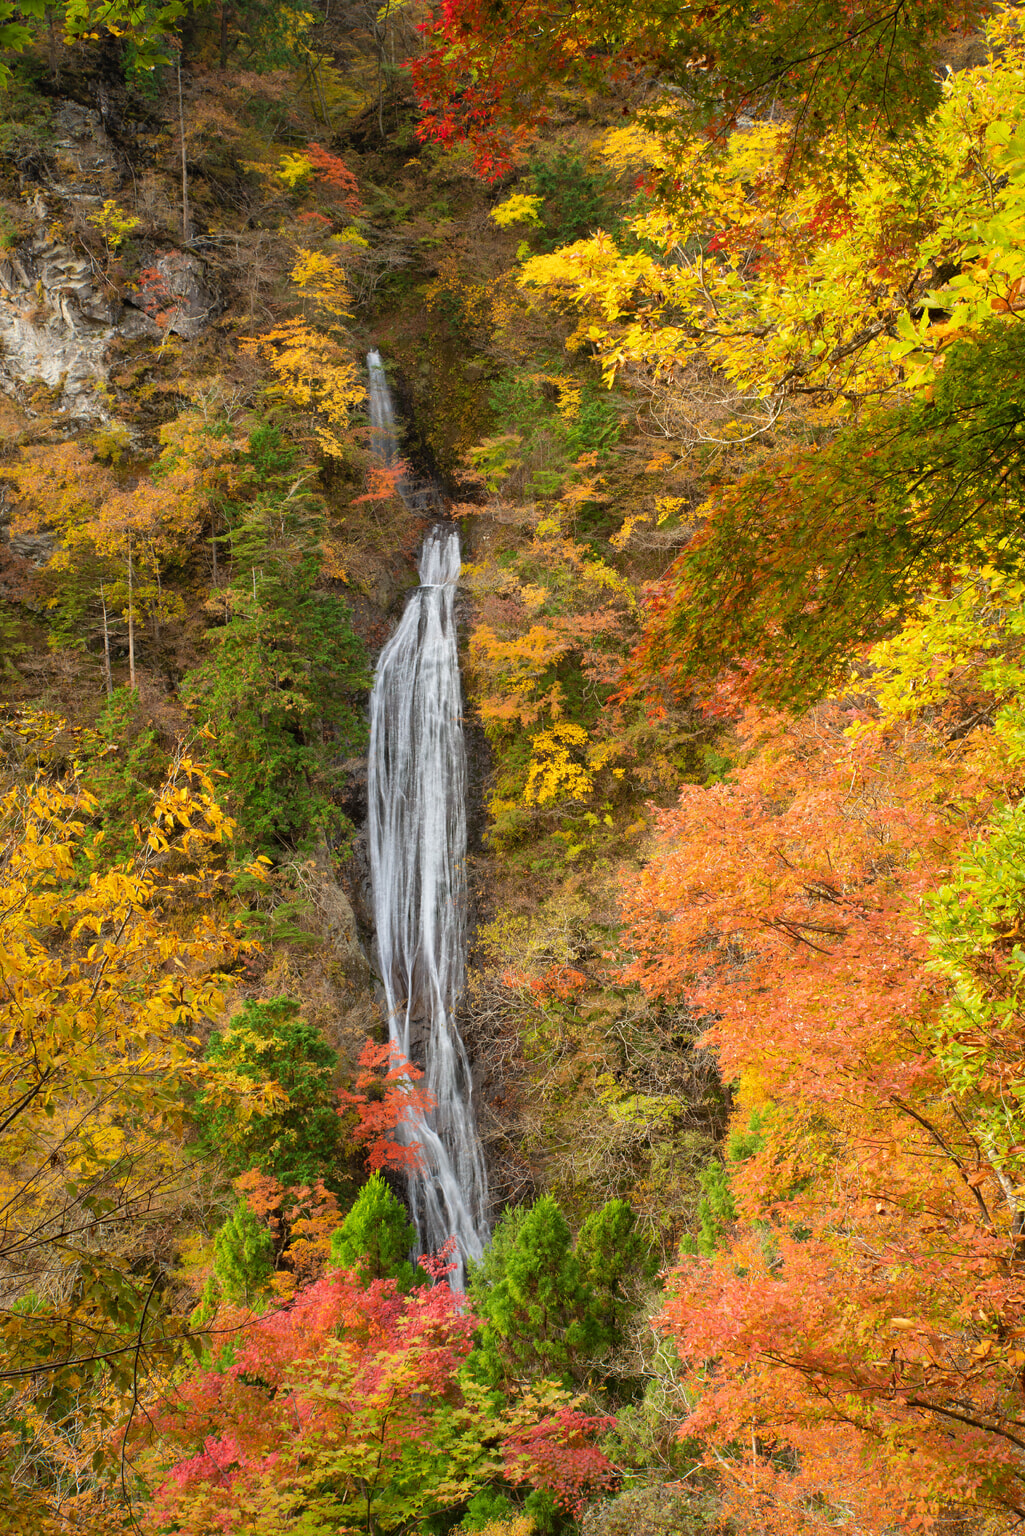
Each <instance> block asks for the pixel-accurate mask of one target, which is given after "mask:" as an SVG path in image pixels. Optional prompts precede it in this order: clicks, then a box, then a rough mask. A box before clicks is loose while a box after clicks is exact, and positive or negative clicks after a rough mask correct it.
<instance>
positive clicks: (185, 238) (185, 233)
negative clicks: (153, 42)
mask: <svg viewBox="0 0 1025 1536" xmlns="http://www.w3.org/2000/svg"><path fill="white" fill-rule="evenodd" d="M178 128H179V131H180V133H181V142H182V244H183V245H188V243H189V170H188V165H187V164H186V160H185V107H184V104H183V102H182V56H181V51H180V50H179V53H178Z"/></svg>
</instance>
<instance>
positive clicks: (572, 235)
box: [523, 149, 618, 251]
mask: <svg viewBox="0 0 1025 1536" xmlns="http://www.w3.org/2000/svg"><path fill="white" fill-rule="evenodd" d="M529 170H530V182H531V185H532V186H533V188H534V190H535V191H536V192H537V193H538V194H539V196H540V197H541V199H542V205H541V213H542V219H543V222H544V236H543V238H542V240H541V247H542V249H543V250H546V251H554V250H555V249H556V247H557V246H560V245H569V244H571V243H572V242H573V241H574V240H583V239H586V238H587V236H588V235H593V234H594V233H595V231H596V230H598V229H604V230H607V231H613V230H614V229H615V227H616V224H617V222H618V220H617V217H616V212H617V210H616V197H615V190H616V189H615V180H614V178H613V177H611V176H610V175H609V173H608V172H607V171H606V170H604V169H602V168H601V167H595V166H592V165H590V164H589V163H588V162H587V161H586V160H585V159H584V157H583V156H582V155H580V154H579V153H577V152H576V151H575V150H571V149H561V150H558V151H557V152H556V153H555V154H554V155H549V156H546V157H545V158H543V159H542V158H540V157H535V158H534V159H532V160H531V161H530V162H529ZM523 201H526V199H524V200H523Z"/></svg>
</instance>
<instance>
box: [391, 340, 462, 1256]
mask: <svg viewBox="0 0 1025 1536" xmlns="http://www.w3.org/2000/svg"><path fill="white" fill-rule="evenodd" d="M368 363H369V365H370V404H371V429H372V432H373V433H374V434H375V436H374V438H373V441H374V447H375V451H377V452H378V453H379V454H380V456H381V458H382V459H384V461H385V463H388V464H394V463H396V462H397V460H398V448H397V443H396V437H395V426H394V416H393V414H392V407H391V400H390V398H389V395H388V386H387V382H386V380H385V376H384V370H383V368H381V366H380V357H379V356H378V355H377V354H376V353H373V352H372V353H371V354H370V357H369V359H368ZM378 444H380V446H378ZM389 455H390V456H389ZM459 571H460V553H459V536H458V534H457V532H456V530H455V529H454V528H451V527H444V526H441V527H435V528H432V529H431V531H430V533H429V534H428V535H427V537H426V539H425V541H424V546H423V551H422V553H421V557H420V586H419V587H418V588H417V590H416V591H415V592H414V593H413V595H412V597H411V598H410V600H409V604H408V606H407V608H406V611H405V613H404V614H403V617H402V620H401V623H400V624H399V627H398V629H397V630H396V631H395V634H394V635H393V636H392V638H391V639H390V640H389V642H388V644H387V645H386V646H385V648H384V650H383V651H382V652H381V657H380V660H379V661H378V663H377V671H376V674H375V678H374V688H373V692H372V694H371V697H370V767H369V801H370V815H369V820H370V869H371V876H372V879H373V888H374V916H375V921H376V927H377V953H378V961H379V965H380V973H381V981H382V985H383V988H384V1000H385V1006H386V1009H387V1015H388V1032H389V1036H390V1039H391V1040H392V1042H393V1043H394V1044H395V1045H396V1046H397V1047H398V1049H399V1050H400V1051H401V1052H402V1054H403V1055H404V1056H405V1057H407V1058H408V1059H409V1060H419V1061H422V1063H423V1066H424V1074H425V1075H424V1082H425V1085H426V1087H427V1089H428V1091H429V1092H430V1094H431V1096H432V1098H433V1099H434V1101H435V1106H436V1107H435V1108H434V1109H433V1110H432V1112H431V1113H430V1114H429V1115H428V1116H426V1117H419V1118H418V1119H417V1120H416V1121H415V1122H414V1123H411V1124H409V1125H408V1126H407V1127H405V1128H404V1134H405V1135H406V1137H407V1140H409V1141H416V1142H417V1143H418V1144H419V1155H420V1161H421V1163H422V1165H423V1166H422V1168H420V1169H419V1170H417V1171H415V1172H413V1173H411V1174H410V1177H409V1198H410V1205H411V1208H412V1214H413V1219H414V1222H415V1224H416V1230H417V1238H418V1242H419V1245H420V1251H421V1252H429V1251H432V1250H435V1249H437V1248H439V1247H440V1246H441V1245H442V1243H444V1242H445V1241H446V1240H447V1239H448V1238H449V1237H455V1239H456V1242H457V1246H458V1251H459V1254H458V1256H459V1263H458V1267H457V1271H456V1272H455V1273H454V1274H453V1275H452V1283H453V1285H461V1284H462V1282H463V1272H464V1264H465V1260H466V1259H467V1258H474V1259H479V1258H480V1256H481V1254H482V1252H483V1246H484V1242H485V1241H486V1237H487V1219H486V1213H487V1178H486V1174H485V1171H484V1159H483V1156H482V1153H481V1146H480V1140H479V1137H478V1135H477V1129H476V1124H475V1119H474V1113H473V1096H472V1082H471V1077H470V1069H469V1063H468V1061H467V1058H466V1051H465V1048H464V1046H463V1042H462V1039H461V1038H460V1035H459V1031H458V1028H457V1027H456V1021H455V1009H456V1007H457V1005H458V1002H459V998H460V996H461V993H462V990H463V982H464V970H465V950H466V869H465V857H466V810H465V805H466V752H465V747H464V744H463V727H462V691H461V687H460V681H459V656H458V651H457V646H456V627H455V590H456V582H457V581H458V579H459Z"/></svg>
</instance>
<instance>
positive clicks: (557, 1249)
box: [473, 1195, 603, 1386]
mask: <svg viewBox="0 0 1025 1536" xmlns="http://www.w3.org/2000/svg"><path fill="white" fill-rule="evenodd" d="M513 1222H514V1224H515V1232H514V1236H513V1237H512V1241H511V1242H510V1241H509V1238H508V1236H507V1235H506V1234H503V1233H502V1225H503V1224H502V1223H500V1225H499V1228H498V1229H497V1230H496V1233H495V1243H494V1248H495V1249H496V1250H497V1259H496V1256H495V1255H494V1254H493V1256H492V1265H493V1270H494V1281H493V1284H492V1285H491V1287H490V1289H489V1290H487V1291H486V1292H485V1294H484V1295H482V1296H480V1297H479V1299H478V1295H477V1293H478V1290H481V1289H483V1287H482V1286H481V1285H480V1283H479V1280H478V1282H477V1283H476V1284H475V1287H474V1299H475V1300H477V1301H478V1306H479V1310H480V1312H481V1315H482V1317H484V1319H485V1325H484V1327H483V1328H482V1330H481V1334H480V1342H479V1345H478V1348H477V1350H476V1352H475V1355H474V1361H473V1363H474V1368H475V1370H476V1371H477V1373H478V1374H479V1375H480V1377H481V1378H482V1379H484V1380H486V1381H488V1382H490V1383H493V1384H494V1385H496V1386H497V1385H499V1384H500V1383H506V1382H518V1383H522V1382H529V1381H532V1380H534V1379H536V1378H540V1377H548V1378H557V1379H559V1380H562V1381H564V1382H566V1383H572V1382H573V1381H575V1380H580V1379H581V1377H582V1376H583V1375H584V1374H585V1373H586V1370H587V1366H588V1363H589V1360H590V1358H591V1356H592V1355H593V1353H594V1351H595V1350H596V1349H598V1348H600V1346H601V1344H602V1342H603V1336H602V1329H601V1325H600V1323H599V1320H598V1315H597V1299H596V1297H595V1294H594V1291H593V1290H592V1288H591V1286H589V1285H587V1284H585V1283H584V1281H583V1280H582V1279H581V1275H580V1266H579V1264H578V1262H577V1258H576V1255H575V1254H574V1252H573V1240H572V1235H571V1233H570V1229H569V1226H568V1224H567V1222H566V1218H565V1217H564V1216H563V1214H562V1212H561V1210H560V1209H559V1207H558V1204H557V1203H556V1201H555V1200H554V1199H553V1198H552V1196H551V1195H544V1196H543V1197H542V1198H541V1199H540V1200H538V1201H537V1203H536V1204H535V1205H534V1206H533V1207H532V1208H531V1210H530V1211H528V1212H527V1214H526V1215H524V1216H521V1215H519V1214H518V1213H514V1214H513ZM479 1273H480V1272H478V1275H479Z"/></svg>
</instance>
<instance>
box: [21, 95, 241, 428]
mask: <svg viewBox="0 0 1025 1536" xmlns="http://www.w3.org/2000/svg"><path fill="white" fill-rule="evenodd" d="M54 127H55V130H56V135H55V140H54V145H53V148H54V160H53V167H52V170H51V172H50V173H49V175H48V178H47V185H46V186H45V187H42V186H40V187H39V188H38V190H37V191H36V195H35V198H34V200H33V201H32V202H31V204H30V207H31V208H32V210H33V212H34V214H35V216H36V219H37V220H38V222H39V228H38V230H37V233H36V234H35V235H33V236H30V237H29V238H28V239H27V240H24V241H22V242H21V244H20V245H18V246H17V247H16V248H15V249H14V250H11V251H7V252H4V253H2V254H0V391H3V392H5V393H8V394H12V395H15V396H19V397H22V398H25V397H26V396H30V395H31V394H32V393H33V392H34V391H35V390H37V389H38V388H39V386H40V385H42V386H43V387H45V388H46V389H47V390H48V391H49V392H50V397H51V401H52V403H53V404H55V405H56V408H57V413H58V415H59V416H61V417H63V418H65V420H66V421H67V423H68V424H69V425H72V424H76V423H81V424H83V425H85V424H88V423H90V422H98V421H105V420H107V419H108V417H109V411H108V408H107V402H106V399H105V396H104V392H103V389H102V385H103V384H104V383H105V382H106V380H107V376H108V351H109V348H110V344H111V342H112V341H113V340H114V339H115V338H120V339H128V340H135V339H137V338H138V337H144V336H145V337H150V338H153V339H158V338H159V337H160V336H161V335H162V334H164V333H165V332H167V331H171V332H173V334H175V335H176V336H181V337H182V338H183V339H185V340H192V339H193V338H195V337H196V336H198V335H199V334H200V332H201V331H202V330H203V329H204V328H205V326H206V325H207V324H208V323H209V321H210V319H211V317H212V316H213V315H215V314H216V313H217V312H218V310H219V308H220V304H219V300H218V297H217V295H216V293H214V291H213V290H212V289H211V288H210V287H209V285H208V282H207V278H206V270H205V268H204V265H203V263H202V262H201V261H200V260H199V258H198V257H196V256H193V255H191V254H190V253H189V252H187V251H178V250H170V251H151V252H150V253H149V254H148V255H145V254H144V256H143V261H142V265H143V267H144V268H147V267H148V268H149V269H150V270H151V271H152V272H153V273H154V274H155V276H154V278H153V280H152V282H151V284H150V286H149V288H148V290H147V291H146V292H143V293H139V294H138V295H134V296H133V295H132V294H128V295H127V296H125V298H124V299H123V298H122V297H121V296H120V295H119V294H118V292H117V291H116V290H115V289H114V288H113V287H112V286H111V285H110V284H108V283H107V282H106V281H105V279H104V275H103V273H102V271H100V270H99V268H98V267H97V266H96V265H94V263H93V262H92V261H91V260H90V259H89V257H88V255H86V254H83V253H82V252H80V251H76V250H74V249H73V248H72V247H71V246H70V245H68V244H66V243H65V242H64V241H63V240H61V239H60V238H59V237H58V238H54V237H53V236H52V235H51V234H50V233H49V225H50V219H51V214H52V212H56V211H59V210H61V209H62V208H63V207H66V206H67V204H69V203H70V205H71V207H72V209H73V211H74V212H75V213H77V214H78V215H79V216H82V215H83V214H84V215H85V217H89V216H90V215H91V214H93V213H95V211H96V210H97V209H98V208H100V207H101V206H102V204H103V202H104V200H105V199H106V198H108V197H112V196H115V195H116V194H117V189H118V186H119V184H120V180H121V166H120V158H119V152H118V150H117V148H116V147H115V145H114V143H113V141H112V140H111V138H110V136H109V135H108V133H107V131H106V129H105V128H104V126H103V123H102V121H101V119H100V114H99V113H98V112H95V111H92V110H91V109H89V108H87V107H80V106H78V105H76V104H75V103H74V102H65V103H63V104H62V105H61V106H60V107H59V108H58V109H57V110H56V112H55V115H54ZM51 203H52V204H53V205H54V207H53V208H51ZM154 317H155V318H154ZM157 321H159V324H158V323H157Z"/></svg>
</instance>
